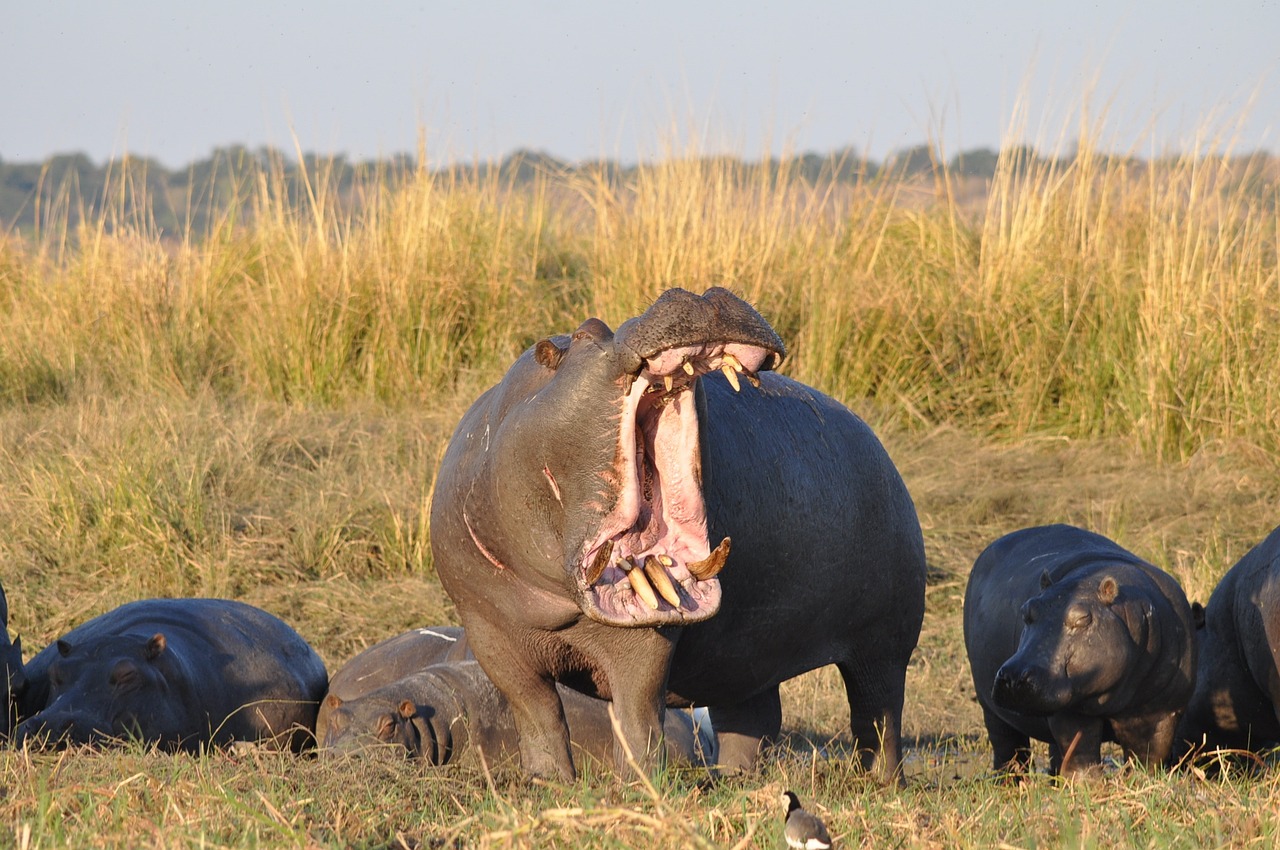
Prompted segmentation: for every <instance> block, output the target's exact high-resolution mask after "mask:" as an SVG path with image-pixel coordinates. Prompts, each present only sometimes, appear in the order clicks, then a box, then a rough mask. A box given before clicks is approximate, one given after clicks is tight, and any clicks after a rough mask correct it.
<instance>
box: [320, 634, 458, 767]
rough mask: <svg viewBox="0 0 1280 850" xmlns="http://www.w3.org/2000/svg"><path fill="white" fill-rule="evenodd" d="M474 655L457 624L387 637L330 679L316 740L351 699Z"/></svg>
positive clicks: (321, 706) (321, 704) (321, 707)
mask: <svg viewBox="0 0 1280 850" xmlns="http://www.w3.org/2000/svg"><path fill="white" fill-rule="evenodd" d="M471 658H472V655H471V649H470V647H468V646H467V639H466V633H465V632H463V630H462V629H460V628H459V627H457V626H428V627H426V628H421V629H413V630H412V631H408V632H405V633H404V634H399V635H396V636H395V637H391V638H387V639H386V640H384V641H381V642H380V643H375V644H374V645H373V646H371V647H369V648H368V649H366V650H364V651H363V652H361V653H359V654H358V655H356V656H355V657H354V658H352V659H351V660H350V661H348V662H347V663H346V664H343V665H342V667H341V668H339V670H338V672H337V673H334V674H333V676H332V677H330V679H329V692H328V694H326V695H325V698H324V699H323V700H321V701H320V712H319V714H318V715H317V717H316V740H317V742H318V743H320V744H323V743H324V735H325V729H327V728H329V714H330V713H331V712H332V711H333V709H334V708H336V707H337V706H339V705H341V704H342V703H343V702H345V701H347V700H353V699H356V698H357V697H362V696H364V695H365V694H367V693H369V692H370V691H372V690H375V689H376V688H380V687H382V686H383V685H389V684H391V683H392V682H395V681H397V680H399V679H403V678H404V677H405V676H408V675H410V674H412V673H417V672H419V671H421V670H422V669H423V668H425V667H430V666H431V665H433V664H447V663H451V662H454V661H466V660H469V659H471Z"/></svg>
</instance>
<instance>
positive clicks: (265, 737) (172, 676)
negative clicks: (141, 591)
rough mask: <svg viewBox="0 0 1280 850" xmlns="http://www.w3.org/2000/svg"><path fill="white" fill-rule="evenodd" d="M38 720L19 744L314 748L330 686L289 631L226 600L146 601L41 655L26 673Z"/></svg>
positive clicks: (92, 623) (21, 731)
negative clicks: (318, 716)
mask: <svg viewBox="0 0 1280 850" xmlns="http://www.w3.org/2000/svg"><path fill="white" fill-rule="evenodd" d="M26 675H27V683H28V694H27V698H28V702H29V704H31V705H33V706H35V707H36V708H37V711H36V713H35V714H33V715H32V716H31V717H28V718H27V719H26V720H24V721H23V722H22V723H21V725H20V726H19V727H18V731H17V735H18V738H19V739H20V740H24V741H25V740H31V741H37V742H46V741H47V742H49V743H52V744H54V745H59V744H63V743H96V742H102V741H104V740H112V739H120V738H134V739H137V740H140V741H143V742H147V743H154V744H156V745H158V746H160V747H162V748H164V749H171V750H187V751H195V750H198V749H200V748H201V747H202V746H205V745H209V744H212V745H217V746H221V745H227V744H230V743H231V742H233V741H255V742H262V743H267V744H271V745H273V746H280V747H288V748H290V749H293V750H300V749H302V748H303V747H304V746H305V745H307V744H309V743H310V742H311V741H312V740H313V731H314V729H315V720H316V710H317V708H318V706H319V704H320V699H321V698H322V697H323V696H324V693H325V686H326V685H327V684H328V676H327V675H326V673H325V667H324V662H323V661H321V660H320V656H318V655H317V654H316V652H315V650H313V649H312V648H311V647H310V646H309V645H308V644H307V642H306V641H305V640H303V639H302V638H301V637H300V636H299V635H298V633H297V632H295V631H294V630H293V629H292V628H291V627H290V626H288V625H287V624H285V623H284V622H283V621H282V620H280V619H279V618H277V617H275V616H273V615H271V614H268V613H267V612H266V611H263V610H260V609H258V608H254V607H253V606H251V605H246V604H244V603H242V602H236V601H233V600H230V599H143V600H140V601H137V602H130V603H128V604H126V605H121V606H120V607H119V608H116V609H114V610H112V611H108V612H107V613H105V614H102V615H100V616H98V617H95V618H93V619H92V620H89V621H88V622H86V623H84V624H83V625H80V626H78V627H77V628H75V629H72V630H71V631H70V632H68V633H67V634H66V635H64V636H63V637H62V638H60V639H58V640H57V641H55V642H54V643H52V644H50V645H49V646H47V647H45V649H43V650H42V651H41V652H40V653H38V654H37V655H36V656H35V657H34V658H32V659H31V661H30V662H29V663H28V664H27V667H26Z"/></svg>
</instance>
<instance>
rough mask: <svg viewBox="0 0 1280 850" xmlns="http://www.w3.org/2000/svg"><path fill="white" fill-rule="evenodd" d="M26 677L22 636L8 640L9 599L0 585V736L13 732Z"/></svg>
mask: <svg viewBox="0 0 1280 850" xmlns="http://www.w3.org/2000/svg"><path fill="white" fill-rule="evenodd" d="M26 689H27V679H26V675H25V673H24V672H23V668H22V638H16V639H14V640H13V641H10V640H9V600H8V599H7V598H6V597H5V593H4V588H3V587H0V699H2V700H3V702H2V703H0V738H8V737H9V736H10V735H11V734H13V727H14V725H15V724H16V723H17V719H18V715H19V712H20V711H21V701H22V698H23V693H24V692H25V691H26Z"/></svg>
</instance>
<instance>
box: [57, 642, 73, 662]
mask: <svg viewBox="0 0 1280 850" xmlns="http://www.w3.org/2000/svg"><path fill="white" fill-rule="evenodd" d="M58 654H59V655H61V656H62V657H63V658H66V657H67V656H68V655H70V654H71V644H69V643H67V642H66V641H65V640H61V639H59V640H58Z"/></svg>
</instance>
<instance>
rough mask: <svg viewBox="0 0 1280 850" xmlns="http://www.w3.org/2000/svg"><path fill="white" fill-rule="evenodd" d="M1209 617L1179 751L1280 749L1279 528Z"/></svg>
mask: <svg viewBox="0 0 1280 850" xmlns="http://www.w3.org/2000/svg"><path fill="white" fill-rule="evenodd" d="M1202 617H1203V621H1202V625H1203V628H1201V629H1199V630H1198V631H1197V632H1196V635H1197V638H1198V642H1199V650H1200V663H1199V667H1198V672H1197V675H1196V686H1195V691H1194V693H1192V695H1191V701H1190V703H1189V704H1188V705H1187V712H1186V714H1185V715H1184V716H1183V719H1182V725H1181V726H1180V727H1179V729H1178V744H1177V745H1176V746H1175V753H1176V754H1177V755H1179V756H1181V755H1183V754H1185V752H1186V751H1187V750H1188V749H1191V748H1193V747H1196V748H1198V747H1205V748H1207V749H1231V750H1254V751H1261V750H1266V749H1271V748H1273V747H1276V746H1280V661H1277V659H1278V658H1280V528H1277V529H1275V530H1274V531H1272V532H1271V533H1270V534H1269V535H1267V538H1266V539H1265V540H1263V541H1262V542H1261V543H1259V544H1258V545H1257V546H1254V547H1253V548H1252V549H1250V550H1249V552H1247V553H1246V554H1245V556H1244V557H1243V558H1241V559H1240V560H1239V562H1237V563H1236V564H1235V566H1233V567H1232V568H1231V569H1230V570H1228V571H1227V574H1226V575H1224V576H1223V577H1222V580H1221V581H1219V582H1218V586H1217V587H1216V588H1214V590H1213V594H1212V595H1211V596H1210V597H1209V604H1208V605H1207V606H1205V608H1204V609H1203V611H1202Z"/></svg>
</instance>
